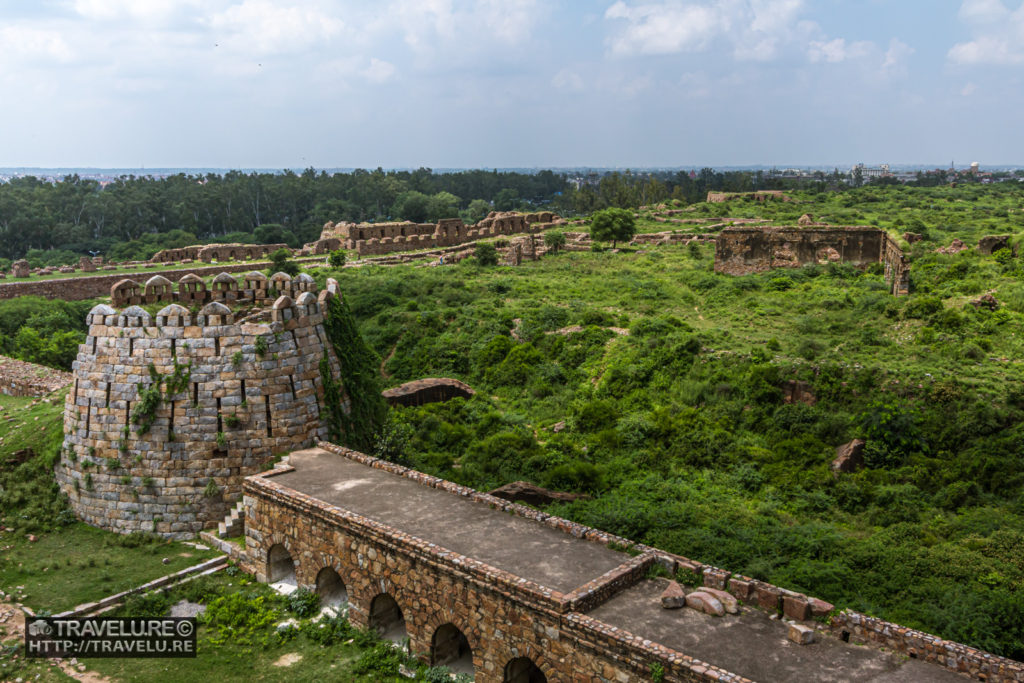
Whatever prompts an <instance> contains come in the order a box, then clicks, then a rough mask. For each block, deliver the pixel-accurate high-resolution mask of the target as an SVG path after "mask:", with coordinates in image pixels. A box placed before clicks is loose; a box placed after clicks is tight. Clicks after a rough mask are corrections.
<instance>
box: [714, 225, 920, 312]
mask: <svg viewBox="0 0 1024 683" xmlns="http://www.w3.org/2000/svg"><path fill="white" fill-rule="evenodd" d="M835 262H839V263H850V264H853V265H855V266H862V267H866V266H868V265H870V264H872V263H882V264H884V266H885V278H886V281H887V282H889V284H890V286H891V287H892V293H893V294H895V295H896V296H902V295H905V294H907V293H908V290H909V284H910V266H909V264H908V263H907V260H906V257H905V255H904V254H903V250H902V249H901V248H900V246H899V244H898V243H897V242H896V240H894V239H893V238H892V237H891V236H890V235H889V233H887V232H886V231H884V230H880V229H879V228H873V227H836V228H799V227H775V228H736V227H732V228H723V229H722V231H721V232H719V233H718V237H717V238H716V239H715V272H718V273H725V274H727V275H748V274H750V273H761V272H764V271H766V270H771V269H773V268H799V267H800V266H805V265H810V264H826V263H835Z"/></svg>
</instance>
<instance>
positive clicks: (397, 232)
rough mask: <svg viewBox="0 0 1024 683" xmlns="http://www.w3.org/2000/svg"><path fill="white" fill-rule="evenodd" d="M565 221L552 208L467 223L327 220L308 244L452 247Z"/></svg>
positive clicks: (363, 250)
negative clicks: (316, 236) (471, 224)
mask: <svg viewBox="0 0 1024 683" xmlns="http://www.w3.org/2000/svg"><path fill="white" fill-rule="evenodd" d="M563 223H564V221H563V220H562V219H561V217H560V216H558V215H556V214H553V213H551V212H548V211H544V212H538V213H529V214H522V213H517V212H514V211H507V212H496V211H492V212H491V213H490V214H489V215H488V216H487V218H485V219H483V220H482V221H480V222H479V223H477V224H476V225H473V226H469V227H467V226H466V225H465V224H464V223H463V222H462V219H459V218H445V219H442V220H440V221H438V222H437V223H436V224H435V223H411V222H408V221H406V222H398V223H337V224H335V223H327V224H326V225H324V228H323V231H322V232H321V234H320V240H318V242H313V243H311V244H310V245H307V248H308V249H309V250H310V251H312V252H314V253H316V251H317V250H318V249H320V250H326V246H323V247H321V246H319V244H320V243H324V242H325V241H326V240H329V239H338V240H340V241H341V246H343V247H344V248H346V249H355V250H356V252H357V253H358V254H359V255H360V256H364V255H377V254H390V253H393V252H396V251H411V250H415V249H431V248H435V247H450V246H455V245H459V244H463V243H465V242H472V241H474V240H478V239H483V238H487V237H495V236H499V235H514V234H518V233H537V232H542V231H544V230H547V229H549V228H551V227H553V226H555V225H561V224H563Z"/></svg>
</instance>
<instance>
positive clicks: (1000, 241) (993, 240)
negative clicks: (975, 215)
mask: <svg viewBox="0 0 1024 683" xmlns="http://www.w3.org/2000/svg"><path fill="white" fill-rule="evenodd" d="M1009 246H1010V236H1009V235H986V236H985V237H982V238H981V239H980V240H978V253H980V254H991V253H992V252H995V251H999V250H1000V249H1008V248H1009Z"/></svg>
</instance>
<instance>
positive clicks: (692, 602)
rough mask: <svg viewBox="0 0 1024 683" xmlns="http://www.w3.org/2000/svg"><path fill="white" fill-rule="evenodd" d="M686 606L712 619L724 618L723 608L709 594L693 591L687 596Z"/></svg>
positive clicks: (716, 599)
mask: <svg viewBox="0 0 1024 683" xmlns="http://www.w3.org/2000/svg"><path fill="white" fill-rule="evenodd" d="M686 606H687V607H690V608H692V609H695V610H698V611H701V612H703V613H704V614H710V615H711V616H714V617H724V616H725V608H724V607H722V603H721V602H720V601H719V600H718V598H716V597H715V596H713V595H711V593H707V592H705V591H694V592H692V593H690V594H689V595H687V596H686Z"/></svg>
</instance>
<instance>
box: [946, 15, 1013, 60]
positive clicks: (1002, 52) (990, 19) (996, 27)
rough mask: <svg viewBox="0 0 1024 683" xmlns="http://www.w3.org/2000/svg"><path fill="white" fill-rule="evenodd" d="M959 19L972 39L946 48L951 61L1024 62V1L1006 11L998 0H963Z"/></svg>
mask: <svg viewBox="0 0 1024 683" xmlns="http://www.w3.org/2000/svg"><path fill="white" fill-rule="evenodd" d="M958 16H959V18H960V20H961V21H962V22H963V23H964V24H965V25H967V26H968V27H969V28H970V31H971V35H972V39H971V40H969V41H966V42H962V43H957V44H955V45H954V46H953V47H952V48H950V50H949V53H948V55H947V58H948V59H949V61H950V62H952V63H953V64H959V65H965V66H970V65H979V64H992V65H1002V66H1016V65H1019V64H1024V2H1022V3H1021V4H1020V6H1019V7H1018V8H1017V9H1015V10H1010V9H1009V8H1007V7H1006V5H1005V4H1003V2H1002V1H1001V0H964V3H963V5H961V7H960V12H959V15H958Z"/></svg>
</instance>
